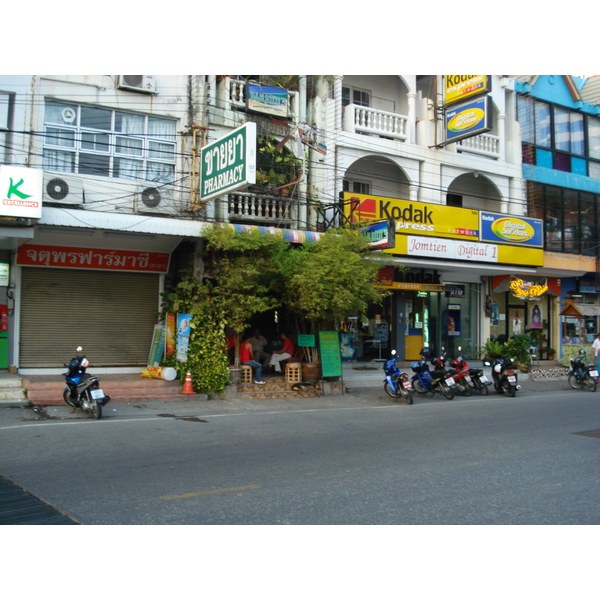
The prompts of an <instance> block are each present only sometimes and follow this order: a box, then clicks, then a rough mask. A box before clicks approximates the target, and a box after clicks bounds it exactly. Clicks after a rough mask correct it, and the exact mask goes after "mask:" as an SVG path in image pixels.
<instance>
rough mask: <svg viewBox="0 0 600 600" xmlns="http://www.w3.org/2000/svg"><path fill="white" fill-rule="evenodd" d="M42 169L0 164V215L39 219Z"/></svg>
mask: <svg viewBox="0 0 600 600" xmlns="http://www.w3.org/2000/svg"><path fill="white" fill-rule="evenodd" d="M43 183H44V171H42V170H41V169H29V168H28V167H13V166H10V165H1V166H0V216H3V217H21V218H25V219H40V218H41V216H42V188H43Z"/></svg>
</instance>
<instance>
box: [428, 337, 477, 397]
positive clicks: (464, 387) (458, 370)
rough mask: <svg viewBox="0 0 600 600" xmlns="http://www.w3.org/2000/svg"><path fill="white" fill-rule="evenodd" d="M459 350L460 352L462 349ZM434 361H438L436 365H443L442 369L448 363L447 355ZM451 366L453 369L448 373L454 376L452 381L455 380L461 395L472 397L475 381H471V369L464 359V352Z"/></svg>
mask: <svg viewBox="0 0 600 600" xmlns="http://www.w3.org/2000/svg"><path fill="white" fill-rule="evenodd" d="M458 350H459V351H460V347H459V348H458ZM434 360H436V361H437V362H436V363H434V364H436V365H441V367H443V366H444V362H445V361H446V355H445V354H443V355H442V356H440V357H439V358H438V359H434ZM432 362H433V361H432ZM450 366H451V367H452V368H451V369H448V373H449V374H450V375H451V376H452V379H454V381H455V383H456V387H457V388H458V391H459V393H461V394H462V395H463V396H470V395H471V394H472V393H473V390H472V385H473V380H472V379H471V374H470V373H469V367H468V365H467V364H466V363H465V362H464V360H463V358H462V352H461V353H460V354H459V356H458V358H455V359H454V360H453V361H451V363H450Z"/></svg>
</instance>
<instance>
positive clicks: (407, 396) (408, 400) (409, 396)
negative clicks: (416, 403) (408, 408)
mask: <svg viewBox="0 0 600 600" xmlns="http://www.w3.org/2000/svg"><path fill="white" fill-rule="evenodd" d="M400 395H401V396H402V399H403V400H404V402H405V403H406V404H409V405H410V404H412V403H413V397H412V392H409V391H408V390H405V389H404V388H400Z"/></svg>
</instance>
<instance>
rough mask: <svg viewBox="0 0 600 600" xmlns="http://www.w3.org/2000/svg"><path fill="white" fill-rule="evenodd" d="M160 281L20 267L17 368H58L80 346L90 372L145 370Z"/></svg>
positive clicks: (147, 276) (150, 277) (148, 276)
mask: <svg viewBox="0 0 600 600" xmlns="http://www.w3.org/2000/svg"><path fill="white" fill-rule="evenodd" d="M158 303H159V276H158V275H155V274H146V273H143V274H133V273H113V272H109V271H83V270H80V271H79V270H70V269H39V268H38V269H36V268H27V267H23V271H22V285H21V345H20V364H19V366H20V367H21V368H36V367H39V368H50V367H52V368H54V367H62V366H63V365H64V363H65V362H68V361H69V359H70V358H71V357H72V356H73V353H74V351H75V348H76V347H77V346H79V345H81V346H82V347H83V349H84V353H85V355H86V356H87V357H88V359H89V361H90V363H91V364H92V366H96V367H107V366H145V365H146V364H147V361H148V353H149V351H150V344H151V342H152V333H153V329H154V324H155V323H156V322H157V321H158Z"/></svg>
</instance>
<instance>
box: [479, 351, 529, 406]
mask: <svg viewBox="0 0 600 600" xmlns="http://www.w3.org/2000/svg"><path fill="white" fill-rule="evenodd" d="M483 364H484V365H486V366H487V367H492V379H493V381H494V388H495V390H496V391H497V392H498V393H499V394H508V395H509V396H510V397H511V398H514V397H515V394H516V393H517V390H520V389H521V386H520V385H519V383H518V376H517V371H516V369H515V363H514V361H513V359H512V358H509V357H507V356H499V357H498V358H495V359H494V360H493V361H492V362H491V363H490V362H487V361H486V362H484V363H483Z"/></svg>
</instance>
